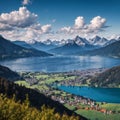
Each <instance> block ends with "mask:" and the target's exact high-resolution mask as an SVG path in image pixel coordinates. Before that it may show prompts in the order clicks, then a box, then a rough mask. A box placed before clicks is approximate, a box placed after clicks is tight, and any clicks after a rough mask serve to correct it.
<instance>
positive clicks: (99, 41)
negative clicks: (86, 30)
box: [89, 36, 108, 46]
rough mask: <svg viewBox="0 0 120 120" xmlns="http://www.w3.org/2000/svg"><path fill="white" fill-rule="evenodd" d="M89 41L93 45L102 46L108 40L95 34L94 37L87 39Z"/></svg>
mask: <svg viewBox="0 0 120 120" xmlns="http://www.w3.org/2000/svg"><path fill="white" fill-rule="evenodd" d="M89 41H90V43H91V44H92V45H94V46H104V45H105V44H106V43H107V42H108V40H107V39H106V38H101V37H99V36H95V37H94V38H92V39H90V40H89Z"/></svg>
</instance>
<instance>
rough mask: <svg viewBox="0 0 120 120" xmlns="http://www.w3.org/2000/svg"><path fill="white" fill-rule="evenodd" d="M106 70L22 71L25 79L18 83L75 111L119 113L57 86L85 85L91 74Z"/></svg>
mask: <svg viewBox="0 0 120 120" xmlns="http://www.w3.org/2000/svg"><path fill="white" fill-rule="evenodd" d="M105 70H107V69H105V68H98V69H88V70H81V71H70V72H65V73H42V72H41V73H40V72H34V73H32V72H21V73H19V74H20V75H21V76H22V78H24V80H23V81H18V82H16V83H17V84H20V85H25V86H26V87H29V88H32V89H35V90H37V91H38V92H40V93H43V94H44V95H46V96H48V97H50V98H51V99H53V100H54V101H58V102H60V103H62V104H64V105H65V106H66V107H68V108H72V110H73V111H76V110H80V109H83V110H86V111H88V110H94V111H98V112H101V113H104V114H118V113H120V111H114V110H112V109H110V110H107V109H105V108H102V105H104V104H107V103H105V102H97V101H95V100H92V99H89V98H85V97H83V96H78V95H74V94H70V93H67V92H65V91H62V90H60V89H58V88H57V87H56V86H57V85H59V86H60V85H66V86H84V85H86V83H84V79H89V77H90V76H93V75H97V74H99V73H101V72H103V71H105Z"/></svg>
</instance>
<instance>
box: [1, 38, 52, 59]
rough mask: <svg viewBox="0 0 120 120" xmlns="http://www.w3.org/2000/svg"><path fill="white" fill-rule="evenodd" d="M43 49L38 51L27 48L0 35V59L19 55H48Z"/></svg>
mask: <svg viewBox="0 0 120 120" xmlns="http://www.w3.org/2000/svg"><path fill="white" fill-rule="evenodd" d="M50 55H51V54H48V53H46V52H43V51H38V50H35V49H27V48H24V47H21V46H18V45H15V44H14V43H12V42H10V41H8V40H6V39H4V38H3V37H2V36H0V59H6V58H7V59H10V58H19V57H32V56H41V57H44V56H50Z"/></svg>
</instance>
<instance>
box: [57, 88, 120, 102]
mask: <svg viewBox="0 0 120 120" xmlns="http://www.w3.org/2000/svg"><path fill="white" fill-rule="evenodd" d="M58 88H59V89H60V90H63V91H66V92H69V93H72V94H75V95H80V96H83V97H86V98H91V99H93V100H96V101H97V102H108V103H120V88H94V87H86V86H83V87H77V86H74V87H72V86H59V87H58Z"/></svg>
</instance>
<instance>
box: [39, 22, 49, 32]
mask: <svg viewBox="0 0 120 120" xmlns="http://www.w3.org/2000/svg"><path fill="white" fill-rule="evenodd" d="M41 29H42V31H43V33H47V32H48V31H50V30H51V25H50V24H47V25H43V26H42V27H41Z"/></svg>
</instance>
